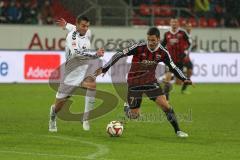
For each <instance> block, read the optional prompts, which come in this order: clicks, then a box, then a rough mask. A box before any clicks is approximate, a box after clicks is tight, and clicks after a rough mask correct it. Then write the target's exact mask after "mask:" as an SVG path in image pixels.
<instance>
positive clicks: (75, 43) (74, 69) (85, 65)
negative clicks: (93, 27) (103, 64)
mask: <svg viewBox="0 0 240 160" xmlns="http://www.w3.org/2000/svg"><path fill="white" fill-rule="evenodd" d="M65 29H66V30H67V31H68V35H67V38H66V46H65V52H66V54H65V55H66V61H67V63H66V64H65V69H64V76H63V77H62V79H61V83H60V86H59V88H58V92H57V95H56V98H64V97H67V96H69V95H71V93H72V91H73V90H74V89H75V87H77V86H80V84H81V82H82V81H83V80H84V79H85V77H87V76H91V75H92V74H93V73H94V71H95V70H96V69H97V68H98V67H93V66H92V65H91V64H92V63H93V62H91V64H89V63H90V61H89V60H90V59H91V61H94V59H96V58H98V56H97V55H96V53H91V52H90V46H91V44H90V38H91V31H90V30H88V31H87V32H86V34H85V35H84V36H80V34H79V32H78V31H76V26H74V25H72V24H69V23H67V25H66V27H65ZM89 66H91V67H89Z"/></svg>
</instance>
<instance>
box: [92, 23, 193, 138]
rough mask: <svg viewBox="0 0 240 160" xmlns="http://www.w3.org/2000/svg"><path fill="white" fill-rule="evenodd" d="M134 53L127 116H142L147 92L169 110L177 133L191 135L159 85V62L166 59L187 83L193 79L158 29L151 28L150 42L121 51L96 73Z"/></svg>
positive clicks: (159, 104)
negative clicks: (175, 59)
mask: <svg viewBox="0 0 240 160" xmlns="http://www.w3.org/2000/svg"><path fill="white" fill-rule="evenodd" d="M131 55H132V56H133V58H132V64H131V68H130V71H129V73H128V79H127V83H128V103H129V106H128V107H126V108H125V109H124V110H125V112H126V115H127V116H128V117H129V118H131V119H136V118H138V116H139V115H140V106H141V102H142V95H143V93H145V94H146V95H147V96H148V97H149V98H150V99H151V100H153V101H155V102H156V103H157V105H158V106H160V107H161V108H162V110H163V111H164V112H165V113H166V116H167V119H168V121H169V122H170V123H171V125H172V126H173V128H174V131H175V133H176V135H177V136H178V137H188V134H187V133H185V132H183V131H181V130H180V128H179V125H178V122H177V119H176V116H175V113H174V111H173V108H172V107H171V106H170V104H169V103H168V101H167V100H166V96H165V95H164V92H163V90H162V89H161V87H160V86H159V84H158V81H157V79H156V76H155V71H156V67H157V65H158V63H159V62H164V63H165V64H166V65H167V66H168V67H169V68H170V70H171V71H172V72H173V73H174V74H175V75H176V76H177V77H178V78H179V79H181V80H182V81H183V83H185V84H189V85H190V84H192V81H191V80H190V79H187V78H186V77H185V76H184V74H183V73H182V71H181V70H180V69H179V68H178V67H177V66H176V65H175V64H174V62H173V61H172V59H171V56H170V55H169V53H168V51H167V50H166V49H164V47H162V45H161V44H160V32H159V30H158V29H157V28H155V27H152V28H150V29H149V30H148V32H147V43H146V42H140V43H137V44H134V45H132V46H131V47H129V48H126V49H124V50H123V51H121V52H117V53H116V54H115V55H114V56H113V57H112V58H111V60H110V61H109V62H107V63H106V64H105V65H104V66H103V67H102V68H99V69H98V70H97V71H96V73H95V75H96V76H97V75H99V74H101V73H106V72H107V71H108V69H109V68H110V67H111V66H112V65H114V64H115V63H116V62H117V61H118V60H119V59H120V58H122V57H126V56H131Z"/></svg>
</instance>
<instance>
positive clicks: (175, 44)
mask: <svg viewBox="0 0 240 160" xmlns="http://www.w3.org/2000/svg"><path fill="white" fill-rule="evenodd" d="M170 26H171V28H170V30H169V31H167V32H166V33H165V34H164V38H163V41H162V45H163V46H164V47H165V48H166V49H167V50H168V51H169V53H170V55H171V57H172V60H173V62H174V63H175V64H176V66H177V67H178V68H179V69H180V70H181V71H183V60H184V58H185V57H186V54H185V50H187V49H188V48H186V44H187V46H188V47H189V46H190V41H189V38H188V35H187V33H186V32H185V31H184V30H181V29H180V28H179V23H178V19H176V18H172V19H171V20H170ZM177 78H178V77H177ZM171 79H172V74H171V72H166V74H165V85H164V92H165V94H166V97H167V99H169V92H170V89H171V83H170V81H171ZM176 83H177V84H181V81H179V79H177V80H176ZM183 85H184V84H183ZM184 86H185V85H184Z"/></svg>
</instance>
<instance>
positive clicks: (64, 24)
mask: <svg viewBox="0 0 240 160" xmlns="http://www.w3.org/2000/svg"><path fill="white" fill-rule="evenodd" d="M56 24H57V25H58V26H59V27H61V28H63V29H66V30H67V31H68V32H71V31H73V30H76V26H75V25H72V24H71V23H67V21H66V20H65V19H64V18H59V19H57V20H56Z"/></svg>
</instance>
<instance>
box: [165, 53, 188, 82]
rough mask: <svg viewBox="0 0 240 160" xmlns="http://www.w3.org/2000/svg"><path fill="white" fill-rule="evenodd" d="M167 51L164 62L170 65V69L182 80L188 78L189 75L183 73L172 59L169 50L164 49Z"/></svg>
mask: <svg viewBox="0 0 240 160" xmlns="http://www.w3.org/2000/svg"><path fill="white" fill-rule="evenodd" d="M164 52H165V58H164V63H165V64H166V65H167V66H168V67H169V69H170V71H171V72H173V74H174V75H175V76H176V77H177V78H178V79H181V80H182V81H185V80H187V77H186V76H185V75H184V74H183V72H182V71H181V70H180V69H179V68H178V67H177V66H176V65H175V64H174V62H173V61H172V58H171V56H170V55H169V53H168V51H167V50H164Z"/></svg>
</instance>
